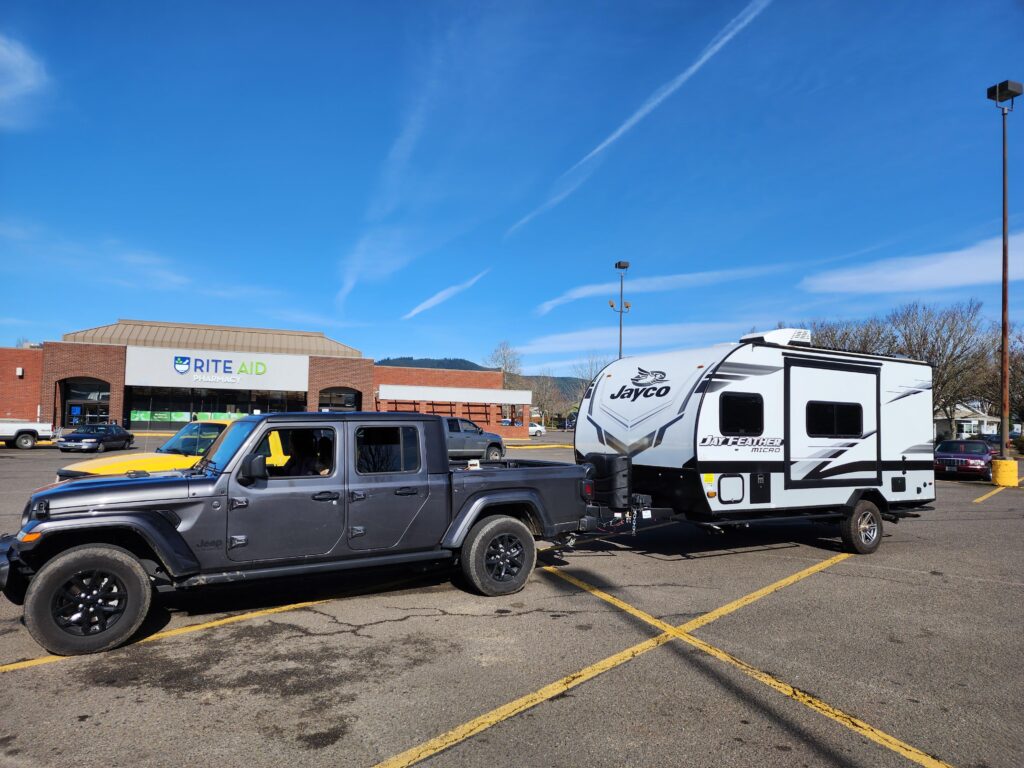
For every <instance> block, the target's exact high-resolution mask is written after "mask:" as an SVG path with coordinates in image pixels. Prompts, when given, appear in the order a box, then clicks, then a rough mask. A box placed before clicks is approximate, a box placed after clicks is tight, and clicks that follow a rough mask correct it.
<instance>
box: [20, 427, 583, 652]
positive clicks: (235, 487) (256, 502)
mask: <svg viewBox="0 0 1024 768" xmlns="http://www.w3.org/2000/svg"><path fill="white" fill-rule="evenodd" d="M272 443H273V444H275V445H278V444H279V445H280V446H281V452H283V454H284V455H285V456H286V458H285V459H281V458H280V453H279V452H272V451H271V448H270V447H271V444H272ZM272 455H273V456H275V457H276V458H274V459H273V460H271V461H268V459H270V458H271V457H272ZM587 472H588V468H587V467H586V466H578V465H573V464H559V463H554V462H542V461H510V460H504V461H498V462H486V463H483V464H482V465H481V466H480V468H479V469H475V468H474V469H470V468H469V466H468V465H466V464H461V465H460V464H457V463H451V464H450V463H449V460H448V451H447V446H446V435H445V424H444V422H443V420H442V419H441V418H439V417H437V416H426V415H420V414H414V413H408V414H406V413H401V414H399V413H322V414H314V413H287V414H267V415H262V416H249V417H246V418H243V419H239V420H238V421H236V422H234V423H233V424H232V425H231V426H230V427H228V428H227V429H226V430H224V432H223V433H221V435H220V437H218V438H217V440H216V442H214V443H213V445H212V446H210V449H209V450H208V451H207V453H206V455H205V456H204V457H203V459H202V460H201V461H200V462H199V464H197V465H196V466H195V467H193V468H192V469H188V470H181V471H175V472H164V473H155V474H147V473H145V472H132V473H129V474H128V475H125V476H115V477H85V478H81V479H74V480H66V481H64V482H60V483H55V484H53V485H49V486H46V487H44V488H41V489H39V490H38V491H36V492H35V493H34V494H33V495H32V497H31V498H30V500H29V502H28V504H27V505H26V506H25V511H24V513H23V515H22V520H21V530H20V531H19V532H18V534H17V535H16V536H4V537H3V538H0V587H3V590H4V594H5V595H6V596H7V598H8V599H9V600H11V601H12V602H14V603H16V604H23V605H24V619H25V626H26V627H27V628H28V630H29V632H30V633H31V634H32V637H33V638H34V639H35V640H36V641H37V642H38V643H39V644H40V645H41V646H43V647H44V648H46V649H47V650H48V651H50V652H51V653H56V654H63V655H70V654H80V653H93V652H96V651H103V650H107V649H110V648H113V647H115V646H117V645H120V644H121V643H123V642H125V641H126V640H128V639H129V638H130V637H131V636H132V635H133V634H134V633H135V632H136V630H138V628H139V626H140V625H141V624H142V621H143V619H144V618H145V616H146V613H147V611H148V610H149V605H150V601H151V598H152V593H153V591H154V590H157V591H167V590H178V589H190V588H196V587H202V586H205V585H210V584H217V583H226V582H239V581H248V580H255V579H263V578H270V577H275V576H288V575H303V574H312V573H322V572H328V571H340V570H343V569H349V568H358V567H363V566H374V565H390V564H400V563H413V562H418V561H442V560H453V561H457V562H458V563H459V565H460V566H461V569H462V572H463V574H464V575H465V578H466V580H467V581H468V582H469V584H470V585H472V587H473V588H474V589H476V590H478V591H479V592H480V593H482V594H484V595H507V594H511V593H513V592H517V591H518V590H520V589H522V588H523V586H524V585H525V583H526V580H527V579H528V578H529V575H530V573H531V571H532V570H533V567H534V564H535V562H536V552H537V550H536V547H535V544H534V540H535V539H537V538H544V539H548V540H555V541H557V540H559V539H562V538H566V537H568V536H570V535H572V534H575V533H576V532H578V531H589V530H593V529H594V528H595V527H596V526H597V524H598V519H597V516H596V515H597V508H596V507H593V506H591V505H590V503H589V502H590V498H591V495H592V492H593V485H592V482H591V481H590V480H589V479H587Z"/></svg>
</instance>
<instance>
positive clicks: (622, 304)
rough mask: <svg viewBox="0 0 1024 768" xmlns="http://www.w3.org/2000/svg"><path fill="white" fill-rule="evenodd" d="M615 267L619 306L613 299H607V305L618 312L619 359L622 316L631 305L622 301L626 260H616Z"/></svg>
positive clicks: (620, 356) (620, 355)
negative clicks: (617, 280) (617, 275)
mask: <svg viewBox="0 0 1024 768" xmlns="http://www.w3.org/2000/svg"><path fill="white" fill-rule="evenodd" d="M615 268H616V269H617V270H619V306H618V307H616V306H615V299H610V300H609V301H608V306H609V307H611V308H612V311H613V312H618V313H619V359H620V360H621V359H622V316H623V315H624V314H626V313H627V312H629V310H630V308H631V307H632V305H631V304H630V303H629V302H628V301H624V300H623V297H622V294H623V292H624V291H625V284H626V270H627V269H629V262H628V261H616V262H615Z"/></svg>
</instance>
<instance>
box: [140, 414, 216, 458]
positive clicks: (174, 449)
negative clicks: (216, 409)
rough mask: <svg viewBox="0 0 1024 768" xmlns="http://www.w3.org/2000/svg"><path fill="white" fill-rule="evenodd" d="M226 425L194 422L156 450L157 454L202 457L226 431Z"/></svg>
mask: <svg viewBox="0 0 1024 768" xmlns="http://www.w3.org/2000/svg"><path fill="white" fill-rule="evenodd" d="M224 427H225V425H224V424H211V423H209V422H202V421H194V422H192V423H191V424H187V425H185V426H184V427H182V428H181V429H180V430H178V434H176V435H175V436H174V437H172V438H171V439H170V440H168V441H167V442H166V443H164V444H163V445H161V446H160V447H159V448H157V449H156V452H157V453H179V454H181V455H182V456H202V455H203V454H205V453H206V452H207V451H208V450H209V449H210V446H211V445H213V441H214V440H216V439H217V437H218V435H220V433H221V432H223V431H224Z"/></svg>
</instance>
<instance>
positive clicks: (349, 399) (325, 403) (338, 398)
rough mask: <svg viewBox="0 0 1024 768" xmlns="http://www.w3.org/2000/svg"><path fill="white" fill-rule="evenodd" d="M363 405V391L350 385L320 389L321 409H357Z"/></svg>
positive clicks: (360, 408)
mask: <svg viewBox="0 0 1024 768" xmlns="http://www.w3.org/2000/svg"><path fill="white" fill-rule="evenodd" d="M362 407H363V393H362V392H360V391H359V390H358V389H352V388H351V387H330V388H328V389H321V390H320V405H319V410H321V411H359V410H362Z"/></svg>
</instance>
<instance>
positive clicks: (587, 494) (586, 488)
mask: <svg viewBox="0 0 1024 768" xmlns="http://www.w3.org/2000/svg"><path fill="white" fill-rule="evenodd" d="M580 496H582V497H583V499H584V501H591V500H592V499H593V498H594V481H593V480H584V481H583V482H582V483H580Z"/></svg>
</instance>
